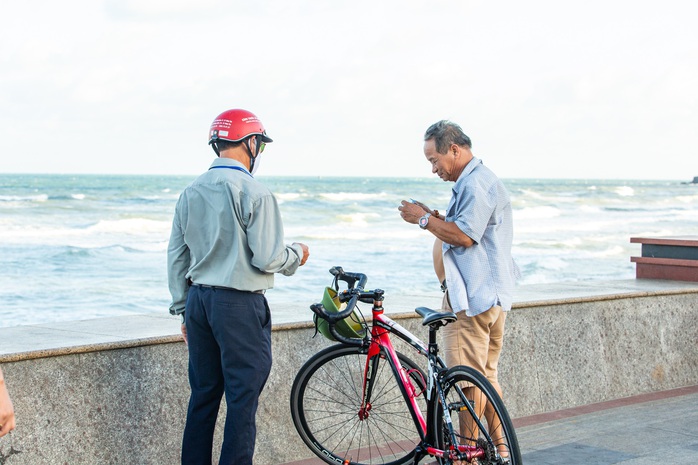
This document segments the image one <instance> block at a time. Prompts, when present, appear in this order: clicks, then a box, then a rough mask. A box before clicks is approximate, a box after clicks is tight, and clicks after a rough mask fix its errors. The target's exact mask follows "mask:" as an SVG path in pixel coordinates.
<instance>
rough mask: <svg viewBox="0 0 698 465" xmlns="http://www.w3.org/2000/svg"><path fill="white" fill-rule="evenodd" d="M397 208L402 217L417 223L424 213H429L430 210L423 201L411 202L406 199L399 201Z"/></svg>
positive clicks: (409, 221)
mask: <svg viewBox="0 0 698 465" xmlns="http://www.w3.org/2000/svg"><path fill="white" fill-rule="evenodd" d="M397 209H398V210H400V216H401V217H402V219H403V220H405V221H407V222H408V223H412V224H417V223H418V222H419V219H420V218H421V217H423V216H424V214H425V213H427V212H428V213H431V210H429V208H428V207H427V206H426V205H424V204H423V203H413V202H408V201H407V200H403V201H402V202H400V206H399V207H397Z"/></svg>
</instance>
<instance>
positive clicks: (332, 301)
mask: <svg viewBox="0 0 698 465" xmlns="http://www.w3.org/2000/svg"><path fill="white" fill-rule="evenodd" d="M322 306H323V307H325V310H327V312H328V313H337V312H339V311H340V307H341V309H342V310H343V309H344V308H345V307H346V304H340V302H339V297H337V291H335V290H334V289H332V288H331V287H326V288H325V292H324V293H323V295H322ZM361 321H362V320H361V316H360V315H359V313H358V312H357V311H356V309H354V311H353V312H352V313H351V314H350V315H349V316H348V317H346V318H345V319H343V320H340V321H338V322H337V323H336V324H335V329H336V330H337V332H338V333H339V334H340V335H342V336H344V337H351V338H363V337H364V336H365V335H366V328H365V327H364V325H363V324H361ZM315 326H316V327H317V330H318V331H319V332H320V333H321V334H322V335H323V336H325V337H326V338H327V339H329V340H330V341H336V339H335V338H334V336H332V333H330V325H329V323H328V322H327V321H326V320H323V319H322V318H319V317H317V316H316V317H315Z"/></svg>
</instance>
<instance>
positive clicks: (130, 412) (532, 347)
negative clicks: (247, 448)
mask: <svg viewBox="0 0 698 465" xmlns="http://www.w3.org/2000/svg"><path fill="white" fill-rule="evenodd" d="M518 294H519V295H523V298H520V299H519V301H518V302H517V303H516V304H515V307H514V309H513V310H512V311H511V313H510V314H509V317H508V318H507V328H506V336H505V347H504V351H503V353H502V359H501V362H500V370H501V374H500V381H501V384H502V386H503V389H504V391H505V402H506V404H507V406H508V408H509V410H510V413H511V414H512V416H513V417H514V418H518V417H523V416H528V415H534V414H538V413H544V412H549V411H555V410H559V409H565V408H570V407H575V406H580V405H586V404H590V403H595V402H601V401H606V400H612V399H618V398H622V397H627V396H632V395H636V394H641V393H648V392H654V391H662V390H668V389H673V388H677V387H683V386H693V385H698V352H697V349H696V344H695V341H696V336H697V335H698V285H696V284H695V283H693V284H689V283H679V282H671V281H643V280H632V281H618V282H615V283H605V285H603V286H602V285H599V283H596V284H593V283H587V284H579V283H573V284H569V285H563V284H558V285H547V286H538V287H535V288H533V287H532V288H529V289H523V288H522V289H519V292H518ZM536 296H537V297H536ZM540 296H546V297H547V300H545V299H541V298H539V297H540ZM551 296H554V299H553V300H551ZM432 300H433V301H434V303H435V304H438V302H436V300H437V299H432ZM418 302H419V305H423V304H425V303H426V302H424V301H423V300H420V301H418ZM401 308H410V306H409V305H408V306H402V307H401ZM391 316H392V317H393V318H394V319H396V320H398V321H399V322H400V323H401V324H402V325H403V326H405V327H406V328H407V329H408V330H410V331H411V332H413V333H414V334H417V335H420V336H421V335H424V334H425V331H424V328H422V327H421V325H420V320H419V318H418V317H416V316H413V315H412V314H399V315H391ZM125 318H129V319H130V320H131V322H132V321H133V319H134V317H120V319H117V320H118V321H121V319H125ZM136 319H137V318H136ZM117 320H114V319H112V320H109V321H108V322H105V321H102V322H100V321H99V320H95V321H92V322H89V323H88V322H82V323H81V322H76V323H74V324H73V325H72V326H71V328H70V329H61V331H64V332H65V333H66V334H65V336H66V337H67V338H69V336H71V335H72V336H73V339H75V340H76V341H77V342H76V343H75V344H63V345H61V344H52V345H53V346H55V347H47V346H46V344H45V343H43V341H44V339H42V334H43V335H44V336H43V337H44V338H46V337H47V336H46V334H48V333H50V332H51V329H55V328H43V327H22V328H15V329H12V328H6V329H0V363H1V364H2V367H3V369H4V371H5V375H6V378H7V380H8V385H9V387H10V391H11V394H12V397H13V401H14V404H15V410H16V412H17V430H16V431H14V432H13V433H11V434H10V435H9V436H7V437H5V438H3V439H0V464H1V465H24V464H27V465H29V464H32V465H34V464H70V465H77V464H86V465H87V464H89V465H94V464H117V463H118V464H158V465H162V464H176V463H179V453H180V442H181V435H182V431H183V425H184V420H185V415H186V405H187V400H188V393H189V388H188V382H187V369H186V366H187V354H186V347H185V345H184V343H183V342H181V338H180V337H179V336H178V335H177V329H178V326H179V325H178V322H177V321H175V320H174V319H171V318H166V317H162V318H161V317H152V316H150V317H143V318H142V319H140V320H138V322H137V323H136V325H137V329H133V330H130V331H131V332H133V333H136V334H135V336H133V337H131V338H129V334H122V335H121V336H120V337H119V338H113V337H111V336H109V334H110V333H111V332H113V331H116V329H115V326H118V322H117ZM131 324H133V323H131ZM146 324H147V325H150V326H151V328H154V327H156V326H159V327H160V329H159V330H158V331H159V334H158V335H156V336H148V337H142V335H143V333H142V331H143V326H145V325H146ZM81 325H83V326H84V325H88V326H89V330H84V329H83V330H81V329H80V327H81ZM100 328H101V329H100ZM81 331H82V332H81ZM139 331H141V332H139ZM158 331H151V332H155V333H158ZM122 332H125V333H128V332H129V331H122ZM86 333H88V334H89V337H90V338H92V339H91V340H90V341H89V342H87V343H82V342H80V341H83V340H84V339H83V338H85V337H86V336H85V334H86ZM313 333H314V330H313V328H312V325H311V324H310V323H298V324H287V325H278V326H275V327H274V331H273V333H272V344H273V357H274V365H273V368H272V373H271V376H270V379H269V381H268V383H267V386H266V388H265V390H264V392H263V394H262V398H261V402H260V408H259V412H258V417H257V418H258V437H257V447H256V455H255V463H256V464H258V465H273V464H280V463H285V462H290V461H294V460H300V459H303V458H307V457H310V456H311V455H312V454H311V453H310V452H309V451H308V449H307V448H306V447H305V446H304V445H303V444H302V443H301V441H300V439H299V438H298V436H297V434H296V432H295V429H294V427H293V425H292V422H291V418H290V413H289V392H290V387H291V383H292V381H293V378H294V377H295V374H296V372H297V371H298V369H299V368H300V366H301V365H302V364H303V363H304V362H305V360H307V359H308V358H309V357H310V356H311V355H313V354H314V353H315V352H317V351H319V350H320V349H322V348H323V347H326V346H327V345H328V342H327V341H326V340H324V339H323V338H322V337H320V336H318V337H316V338H313V337H312V336H313ZM93 336H94V337H93ZM8 337H9V338H14V339H13V341H10V340H9V339H8ZM52 337H54V336H52ZM100 337H101V338H102V339H103V341H102V342H99V341H98V340H99V338H100ZM17 338H21V340H20V339H17ZM32 345H34V346H36V347H38V349H36V350H27V349H26V347H30V346H32ZM20 346H21V347H20ZM18 347H20V348H18ZM399 349H400V350H402V351H403V352H405V353H406V354H408V355H410V356H411V357H412V358H414V354H413V351H412V350H411V349H409V348H407V347H404V346H402V347H399ZM223 409H224V407H223ZM221 418H222V416H221ZM221 431H222V423H221V424H219V427H218V428H217V433H216V434H217V436H216V444H217V445H219V444H220V441H221V439H222V438H221Z"/></svg>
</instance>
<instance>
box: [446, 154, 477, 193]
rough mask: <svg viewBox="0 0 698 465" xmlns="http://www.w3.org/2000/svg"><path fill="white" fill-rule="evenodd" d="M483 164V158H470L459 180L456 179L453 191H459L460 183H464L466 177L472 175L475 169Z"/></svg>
mask: <svg viewBox="0 0 698 465" xmlns="http://www.w3.org/2000/svg"><path fill="white" fill-rule="evenodd" d="M481 164H482V160H480V159H479V158H477V157H473V159H472V160H470V161H469V162H468V164H467V165H465V167H464V168H463V172H462V173H461V174H460V176H458V180H457V181H456V184H455V185H454V186H453V191H454V192H456V191H458V190H459V189H458V188H459V187H460V184H462V183H464V182H465V179H466V178H467V177H468V176H469V175H470V173H472V172H473V171H475V168H477V167H478V166H480V165H481Z"/></svg>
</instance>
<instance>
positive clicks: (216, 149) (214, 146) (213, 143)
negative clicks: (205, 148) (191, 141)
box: [211, 142, 221, 158]
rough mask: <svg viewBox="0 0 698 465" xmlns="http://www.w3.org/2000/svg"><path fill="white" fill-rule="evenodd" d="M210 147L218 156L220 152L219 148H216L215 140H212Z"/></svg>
mask: <svg viewBox="0 0 698 465" xmlns="http://www.w3.org/2000/svg"><path fill="white" fill-rule="evenodd" d="M211 147H212V148H213V151H214V152H216V156H217V157H219V158H220V156H221V152H220V150H218V144H216V143H215V142H212V143H211Z"/></svg>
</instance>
